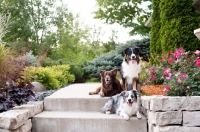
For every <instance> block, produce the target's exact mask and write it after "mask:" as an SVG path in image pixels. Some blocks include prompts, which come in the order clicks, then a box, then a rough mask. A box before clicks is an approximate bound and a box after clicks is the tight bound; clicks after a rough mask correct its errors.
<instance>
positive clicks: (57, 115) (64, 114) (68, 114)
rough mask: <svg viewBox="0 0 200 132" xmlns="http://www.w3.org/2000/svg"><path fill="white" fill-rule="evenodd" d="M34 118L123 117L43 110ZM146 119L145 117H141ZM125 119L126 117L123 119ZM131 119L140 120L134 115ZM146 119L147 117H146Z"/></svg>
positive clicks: (118, 117)
mask: <svg viewBox="0 0 200 132" xmlns="http://www.w3.org/2000/svg"><path fill="white" fill-rule="evenodd" d="M34 118H84V119H123V118H122V117H120V116H118V115H116V114H109V115H107V114H103V113H101V112H84V111H76V112H72V111H43V112H41V113H40V114H37V115H35V116H34ZM143 119H145V118H144V117H143V118H142V119H141V120H143ZM123 120H124V119H123ZM130 120H138V119H137V118H136V116H132V117H131V118H130ZM145 120H146V119H145Z"/></svg>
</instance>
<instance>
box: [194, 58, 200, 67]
mask: <svg viewBox="0 0 200 132" xmlns="http://www.w3.org/2000/svg"><path fill="white" fill-rule="evenodd" d="M195 66H197V67H200V59H198V60H197V61H196V63H195Z"/></svg>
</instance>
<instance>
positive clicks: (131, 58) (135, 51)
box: [120, 47, 141, 92]
mask: <svg viewBox="0 0 200 132" xmlns="http://www.w3.org/2000/svg"><path fill="white" fill-rule="evenodd" d="M123 54H124V60H123V62H122V65H121V71H120V76H121V80H120V83H121V85H122V88H123V89H124V90H132V89H134V90H137V91H138V92H140V87H139V86H140V85H141V84H140V83H139V80H138V76H139V73H140V71H141V57H140V54H141V50H140V48H139V47H136V48H126V49H125V50H124V51H123Z"/></svg>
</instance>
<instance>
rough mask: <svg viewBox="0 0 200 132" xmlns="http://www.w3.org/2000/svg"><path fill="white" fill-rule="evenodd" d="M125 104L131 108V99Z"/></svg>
mask: <svg viewBox="0 0 200 132" xmlns="http://www.w3.org/2000/svg"><path fill="white" fill-rule="evenodd" d="M127 104H128V106H129V107H131V106H132V104H133V102H132V100H131V99H129V100H128V102H127Z"/></svg>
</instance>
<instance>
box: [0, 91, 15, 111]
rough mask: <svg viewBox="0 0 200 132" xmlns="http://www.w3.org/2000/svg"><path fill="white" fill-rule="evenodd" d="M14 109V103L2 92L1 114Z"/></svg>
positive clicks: (0, 97) (0, 96)
mask: <svg viewBox="0 0 200 132" xmlns="http://www.w3.org/2000/svg"><path fill="white" fill-rule="evenodd" d="M12 107H14V102H13V101H12V100H11V99H10V98H9V97H7V94H6V92H0V113H1V112H3V111H7V110H10V109H11V108H12Z"/></svg>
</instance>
